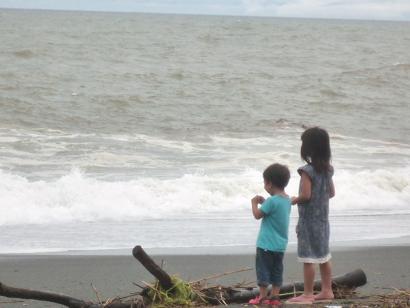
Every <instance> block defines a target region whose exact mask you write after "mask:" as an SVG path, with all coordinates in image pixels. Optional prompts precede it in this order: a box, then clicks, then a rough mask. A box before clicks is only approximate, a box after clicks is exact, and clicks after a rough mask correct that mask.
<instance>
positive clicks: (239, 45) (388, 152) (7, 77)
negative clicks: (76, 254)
mask: <svg viewBox="0 0 410 308" xmlns="http://www.w3.org/2000/svg"><path fill="white" fill-rule="evenodd" d="M409 50H410V23H408V22H374V21H339V20H307V19H276V18H250V17H212V16H181V15H155V14H137V13H135V14H120V13H87V12H49V11H13V10H0V65H1V67H0V213H1V214H0V253H16V252H47V251H48V252H50V251H68V250H103V249H127V248H131V247H133V246H134V245H137V244H141V245H143V246H144V247H147V248H155V247H159V248H161V247H169V248H175V247H185V248H190V247H192V248H194V247H207V248H206V249H205V251H207V252H209V253H212V251H214V249H216V248H217V247H227V248H228V251H229V247H245V246H253V245H254V243H255V238H256V235H257V231H258V224H259V222H257V221H255V220H254V219H253V218H252V215H251V209H250V198H252V197H253V196H254V195H255V194H263V195H264V196H266V192H264V190H263V180H262V176H261V173H262V171H263V170H264V168H265V167H266V166H267V165H269V164H271V163H273V162H279V163H284V164H286V165H288V166H289V168H290V169H291V173H292V178H291V181H290V184H289V186H288V188H287V192H288V193H289V194H290V195H295V194H296V193H297V187H298V181H299V176H298V174H297V172H296V169H297V167H298V166H300V165H302V164H303V162H302V161H301V159H300V155H299V151H300V135H301V133H302V132H303V130H304V129H305V128H306V127H309V126H314V125H320V126H322V127H324V128H326V129H327V130H328V131H329V133H330V136H331V146H332V151H333V161H332V163H333V165H334V167H335V170H336V172H335V176H334V182H335V185H336V197H335V198H334V199H332V200H331V203H330V206H331V214H330V215H331V230H332V235H331V237H332V239H331V240H332V243H333V244H334V245H337V243H345V244H346V243H347V244H346V245H349V243H350V245H354V243H356V242H358V241H362V242H363V241H372V242H373V243H375V244H376V245H377V243H379V242H380V241H382V240H386V239H388V240H392V241H393V240H395V241H397V240H398V239H400V238H402V239H403V241H404V242H406V241H408V238H409V236H410V227H409V224H410V201H409V200H410V122H409V119H410V106H409V103H410V53H409V52H408V51H409ZM291 221H292V222H291V228H290V242H291V243H293V244H294V243H295V241H296V239H295V232H294V227H295V223H296V221H297V210H296V209H295V208H294V209H293V210H292V219H291ZM407 244H408V243H407Z"/></svg>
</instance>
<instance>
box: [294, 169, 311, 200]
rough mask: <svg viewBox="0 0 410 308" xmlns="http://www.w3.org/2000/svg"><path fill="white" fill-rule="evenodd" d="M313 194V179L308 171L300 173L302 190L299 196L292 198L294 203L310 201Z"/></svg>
mask: <svg viewBox="0 0 410 308" xmlns="http://www.w3.org/2000/svg"><path fill="white" fill-rule="evenodd" d="M311 194H312V181H311V179H310V177H309V176H308V175H307V174H306V172H302V174H301V175H300V191H299V196H298V197H293V198H292V204H301V203H305V202H308V201H309V200H310V196H311Z"/></svg>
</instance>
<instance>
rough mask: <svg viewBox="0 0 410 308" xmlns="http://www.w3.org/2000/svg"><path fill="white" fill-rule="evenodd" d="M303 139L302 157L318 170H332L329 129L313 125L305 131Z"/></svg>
mask: <svg viewBox="0 0 410 308" xmlns="http://www.w3.org/2000/svg"><path fill="white" fill-rule="evenodd" d="M301 139H302V147H301V148H300V156H301V157H302V159H303V160H304V161H305V162H307V163H308V164H311V165H312V166H313V168H315V170H316V172H320V173H321V172H327V171H328V170H330V168H331V167H330V159H331V157H332V153H331V151H330V142H329V134H328V133H327V131H326V130H324V129H323V128H320V127H312V128H309V129H307V130H305V131H304V132H303V134H302V137H301Z"/></svg>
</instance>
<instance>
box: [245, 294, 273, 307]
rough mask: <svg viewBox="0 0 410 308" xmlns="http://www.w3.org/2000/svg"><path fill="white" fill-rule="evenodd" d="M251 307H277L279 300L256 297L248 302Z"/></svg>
mask: <svg viewBox="0 0 410 308" xmlns="http://www.w3.org/2000/svg"><path fill="white" fill-rule="evenodd" d="M249 304H251V305H269V306H279V305H280V304H281V303H280V300H279V299H277V298H271V299H265V298H262V297H260V296H257V297H255V298H253V299H251V300H250V301H249Z"/></svg>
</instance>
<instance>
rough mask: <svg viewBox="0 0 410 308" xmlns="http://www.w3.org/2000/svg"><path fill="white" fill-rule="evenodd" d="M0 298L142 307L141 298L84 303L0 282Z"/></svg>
mask: <svg viewBox="0 0 410 308" xmlns="http://www.w3.org/2000/svg"><path fill="white" fill-rule="evenodd" d="M0 296H4V297H10V298H22V299H33V300H38V301H45V302H51V303H56V304H60V305H63V306H66V307H70V308H137V307H142V306H143V300H142V298H138V300H133V301H132V302H125V303H122V302H119V301H113V302H111V303H105V304H96V303H92V302H85V301H83V300H80V299H77V298H74V297H70V296H67V295H64V294H58V293H52V292H46V291H36V290H30V289H21V288H14V287H10V286H7V285H5V284H3V283H1V282H0Z"/></svg>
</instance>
